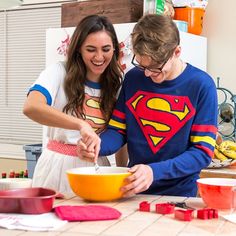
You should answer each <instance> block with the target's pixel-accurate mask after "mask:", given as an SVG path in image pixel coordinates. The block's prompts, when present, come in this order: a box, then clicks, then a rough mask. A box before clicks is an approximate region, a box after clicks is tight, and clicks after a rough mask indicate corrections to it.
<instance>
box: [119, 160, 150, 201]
mask: <svg viewBox="0 0 236 236" xmlns="http://www.w3.org/2000/svg"><path fill="white" fill-rule="evenodd" d="M129 172H131V173H132V175H131V176H129V177H127V178H126V181H127V185H125V186H123V187H122V188H121V191H122V192H123V196H124V197H130V196H133V195H135V194H137V193H140V192H143V191H145V190H147V189H148V188H149V187H150V185H151V184H152V182H153V172H152V168H151V167H150V166H148V165H143V164H140V165H135V166H133V167H131V168H130V169H129Z"/></svg>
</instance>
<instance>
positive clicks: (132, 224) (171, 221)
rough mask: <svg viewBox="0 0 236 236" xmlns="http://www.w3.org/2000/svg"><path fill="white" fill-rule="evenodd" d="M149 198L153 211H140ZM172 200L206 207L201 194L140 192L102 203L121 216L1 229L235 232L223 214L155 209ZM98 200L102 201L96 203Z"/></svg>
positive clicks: (68, 234)
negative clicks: (183, 217) (184, 217)
mask: <svg viewBox="0 0 236 236" xmlns="http://www.w3.org/2000/svg"><path fill="white" fill-rule="evenodd" d="M142 201H148V202H150V203H151V212H140V211H139V210H138V208H139V203H140V202H142ZM168 201H186V202H187V204H188V205H189V206H191V207H194V208H196V209H199V208H203V207H204V204H203V202H202V199H201V198H185V197H171V196H156V195H137V196H135V197H133V198H130V199H121V200H119V201H116V202H105V203H99V204H101V205H106V206H111V207H114V208H116V209H117V210H119V211H120V212H121V213H122V216H121V218H120V219H118V220H109V221H90V222H70V223H67V224H66V225H65V226H64V227H62V228H60V229H58V230H57V231H50V232H30V231H20V230H7V229H0V235H1V236H5V235H7V236H42V235H47V236H57V235H63V236H93V235H103V236H115V235H116V236H147V235H148V236H156V235H161V236H162V235H164V236H174V235H178V236H189V235H190V236H191V235H197V236H212V235H227V236H230V235H232V236H233V235H235V232H236V224H233V223H231V222H229V221H226V220H224V219H223V218H222V217H219V218H218V219H211V220H201V219H197V218H196V213H197V212H196V211H194V214H195V217H194V219H193V220H192V221H180V220H177V219H175V218H174V214H170V215H161V214H157V213H155V204H156V203H163V202H168ZM85 204H88V203H87V202H84V201H83V200H81V199H80V198H78V197H73V198H70V199H61V200H56V201H55V204H54V205H55V206H56V205H85ZM96 204H98V203H96ZM229 213H230V212H229V211H219V215H224V214H229Z"/></svg>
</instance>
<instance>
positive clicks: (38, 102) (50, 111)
mask: <svg viewBox="0 0 236 236" xmlns="http://www.w3.org/2000/svg"><path fill="white" fill-rule="evenodd" d="M23 113H24V115H26V116H27V117H29V118H30V119H31V120H33V121H35V122H37V123H39V124H42V125H46V126H52V127H59V128H63V129H70V130H79V131H80V133H81V136H82V137H83V142H84V143H85V144H86V146H87V149H88V151H91V150H92V151H94V150H95V155H96V156H97V155H98V152H99V149H100V142H101V141H100V138H99V137H98V136H97V134H96V133H95V132H94V130H93V129H92V127H91V126H90V125H89V124H88V123H87V122H86V121H84V120H82V119H79V118H77V117H74V116H71V115H68V114H65V113H63V112H61V111H59V110H56V109H55V108H53V107H51V106H49V105H47V101H46V98H45V96H44V95H43V94H42V93H40V92H38V91H31V92H30V93H29V95H28V97H27V99H26V101H25V104H24V108H23Z"/></svg>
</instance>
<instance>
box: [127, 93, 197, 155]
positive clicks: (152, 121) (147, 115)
mask: <svg viewBox="0 0 236 236" xmlns="http://www.w3.org/2000/svg"><path fill="white" fill-rule="evenodd" d="M126 104H127V106H128V107H129V109H130V111H131V112H132V114H133V115H134V117H135V118H136V120H137V122H138V124H139V126H140V128H141V130H142V132H143V134H144V136H145V137H146V140H147V142H148V144H149V146H150V148H151V149H152V152H153V153H154V154H155V153H157V152H158V150H159V149H160V148H161V147H162V146H164V145H165V143H166V142H168V140H170V139H171V138H172V137H173V136H174V135H175V134H176V133H177V132H178V131H179V130H180V129H181V128H182V127H183V126H184V125H185V124H186V123H187V121H188V120H189V119H191V118H192V117H193V116H194V114H195V109H194V107H193V105H192V104H191V101H190V100H189V98H188V97H186V96H172V95H163V94H156V93H149V92H144V91H139V92H137V93H136V94H135V95H134V96H133V97H132V98H130V99H129V100H128V101H127V103H126Z"/></svg>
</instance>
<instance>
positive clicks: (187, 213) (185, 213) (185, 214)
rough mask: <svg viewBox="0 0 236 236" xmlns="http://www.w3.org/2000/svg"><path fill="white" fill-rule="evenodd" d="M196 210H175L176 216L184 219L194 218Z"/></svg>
mask: <svg viewBox="0 0 236 236" xmlns="http://www.w3.org/2000/svg"><path fill="white" fill-rule="evenodd" d="M193 211H194V210H175V218H176V219H179V220H183V221H191V220H192V219H193Z"/></svg>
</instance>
